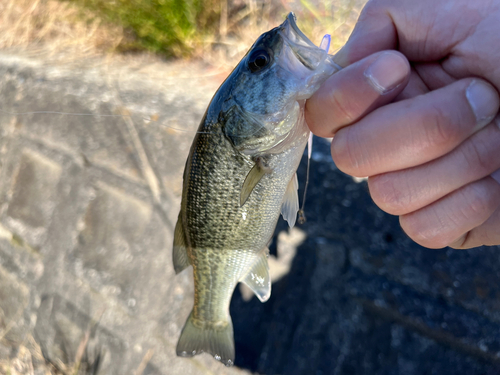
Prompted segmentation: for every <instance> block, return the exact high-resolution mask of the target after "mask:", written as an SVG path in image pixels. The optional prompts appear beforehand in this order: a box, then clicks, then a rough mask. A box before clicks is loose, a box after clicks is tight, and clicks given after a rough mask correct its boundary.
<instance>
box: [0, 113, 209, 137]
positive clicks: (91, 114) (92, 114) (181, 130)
mask: <svg viewBox="0 0 500 375" xmlns="http://www.w3.org/2000/svg"><path fill="white" fill-rule="evenodd" d="M0 112H1V113H5V114H8V115H13V116H25V115H65V116H95V117H121V118H124V117H132V115H99V114H94V113H76V112H57V111H32V112H10V111H5V110H3V109H0ZM145 120H148V121H154V120H151V119H146V118H145ZM162 126H164V127H166V128H168V129H172V130H177V131H180V132H190V130H188V129H179V128H174V127H173V126H168V125H162ZM196 134H211V135H216V134H217V133H211V132H196Z"/></svg>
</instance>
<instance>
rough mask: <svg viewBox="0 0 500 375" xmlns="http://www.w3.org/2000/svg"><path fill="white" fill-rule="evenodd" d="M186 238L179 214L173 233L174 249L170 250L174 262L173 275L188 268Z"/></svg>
mask: <svg viewBox="0 0 500 375" xmlns="http://www.w3.org/2000/svg"><path fill="white" fill-rule="evenodd" d="M186 249H187V245H186V236H185V233H184V227H183V225H182V220H181V214H179V218H178V219H177V224H176V225H175V231H174V248H173V250H172V258H173V262H174V270H175V273H176V274H178V273H180V272H182V271H183V270H184V269H186V268H187V267H189V265H190V264H189V258H188V256H187V250H186Z"/></svg>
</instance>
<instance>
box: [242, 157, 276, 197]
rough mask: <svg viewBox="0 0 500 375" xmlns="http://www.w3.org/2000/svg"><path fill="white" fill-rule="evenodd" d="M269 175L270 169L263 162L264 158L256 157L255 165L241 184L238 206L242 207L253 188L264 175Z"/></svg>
mask: <svg viewBox="0 0 500 375" xmlns="http://www.w3.org/2000/svg"><path fill="white" fill-rule="evenodd" d="M267 173H271V169H270V168H269V166H268V165H267V163H266V162H265V160H264V158H262V157H260V156H259V157H258V158H257V159H256V160H255V165H254V166H253V168H252V169H251V170H250V172H248V174H247V177H246V178H245V182H243V186H242V188H241V193H240V206H243V205H244V204H245V202H246V201H247V199H248V197H249V196H250V193H251V192H252V191H253V189H254V188H255V186H256V185H257V184H258V183H259V181H260V180H261V179H262V177H264V175H265V174H267Z"/></svg>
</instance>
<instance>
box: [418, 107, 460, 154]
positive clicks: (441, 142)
mask: <svg viewBox="0 0 500 375" xmlns="http://www.w3.org/2000/svg"><path fill="white" fill-rule="evenodd" d="M423 116H424V118H423V120H424V132H425V139H426V142H427V145H428V147H440V146H441V147H442V146H446V145H448V144H450V143H452V142H454V141H455V140H456V139H457V138H459V136H460V134H459V131H458V130H459V128H458V127H457V126H455V124H454V123H453V121H452V119H451V116H450V114H449V113H448V112H447V111H445V110H444V109H443V108H441V107H440V106H439V105H433V106H431V107H430V108H429V109H428V110H427V111H426V113H425V114H424V115H423Z"/></svg>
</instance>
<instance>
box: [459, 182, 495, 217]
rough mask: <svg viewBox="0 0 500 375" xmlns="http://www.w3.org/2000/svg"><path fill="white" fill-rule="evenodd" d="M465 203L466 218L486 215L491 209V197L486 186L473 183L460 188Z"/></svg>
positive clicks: (464, 215)
mask: <svg viewBox="0 0 500 375" xmlns="http://www.w3.org/2000/svg"><path fill="white" fill-rule="evenodd" d="M460 193H461V195H462V197H461V198H462V199H463V201H464V202H466V203H467V204H465V205H464V208H463V210H462V215H463V217H464V218H471V217H472V218H473V217H478V218H481V217H484V216H485V213H487V212H489V211H490V203H491V202H490V199H489V194H488V190H487V188H486V186H483V184H480V183H479V184H471V185H469V186H467V187H466V188H464V189H461V190H460Z"/></svg>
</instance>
